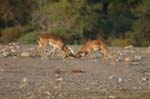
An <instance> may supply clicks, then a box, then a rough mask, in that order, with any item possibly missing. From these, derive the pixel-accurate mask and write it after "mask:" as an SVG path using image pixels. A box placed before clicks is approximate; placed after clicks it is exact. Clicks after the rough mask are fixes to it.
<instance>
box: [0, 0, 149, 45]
mask: <svg viewBox="0 0 150 99" xmlns="http://www.w3.org/2000/svg"><path fill="white" fill-rule="evenodd" d="M149 23H150V0H1V3H0V42H2V43H4V42H11V41H18V42H21V43H32V42H35V39H36V36H37V35H38V34H39V33H52V34H56V35H59V36H62V37H63V38H65V41H66V43H69V44H74V43H75V44H81V43H83V42H84V41H86V40H89V39H96V38H104V39H105V40H106V41H107V42H108V43H109V44H111V45H116V46H124V45H127V44H133V45H134V46H149V45H150V41H149V40H150V38H149V37H150V35H149V32H150V30H149V29H150V27H149V26H150V24H149ZM35 31H36V32H35Z"/></svg>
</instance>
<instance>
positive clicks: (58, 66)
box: [0, 43, 150, 99]
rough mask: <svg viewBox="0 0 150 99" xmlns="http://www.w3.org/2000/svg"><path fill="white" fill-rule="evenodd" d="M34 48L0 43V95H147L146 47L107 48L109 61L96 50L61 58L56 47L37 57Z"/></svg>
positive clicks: (76, 98) (129, 98) (146, 98)
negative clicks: (45, 56)
mask: <svg viewBox="0 0 150 99" xmlns="http://www.w3.org/2000/svg"><path fill="white" fill-rule="evenodd" d="M79 47H80V46H71V48H73V49H74V51H75V53H76V52H77V51H78V49H79ZM35 48H36V45H21V44H17V43H10V44H9V45H0V99H150V47H147V48H146V47H145V48H136V47H133V46H126V47H124V48H118V47H110V48H109V49H110V51H112V52H113V53H114V54H115V55H116V56H117V57H116V61H117V62H116V64H114V65H112V64H111V63H110V60H108V62H106V63H103V62H102V57H101V54H100V53H99V52H93V53H92V55H91V59H90V60H87V58H86V57H83V58H82V59H72V58H70V59H67V60H66V61H63V60H62V53H60V51H59V50H58V52H57V56H55V57H53V58H51V57H49V58H48V59H47V60H42V59H41V58H40V56H39V52H38V51H35Z"/></svg>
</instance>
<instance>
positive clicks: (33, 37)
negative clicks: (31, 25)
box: [17, 31, 39, 44]
mask: <svg viewBox="0 0 150 99" xmlns="http://www.w3.org/2000/svg"><path fill="white" fill-rule="evenodd" d="M38 35H39V33H38V32H36V31H34V32H29V33H28V34H26V35H24V36H22V37H21V38H19V39H17V42H19V43H22V44H35V43H37V38H38Z"/></svg>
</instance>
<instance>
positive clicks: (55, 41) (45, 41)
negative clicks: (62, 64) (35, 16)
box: [38, 34, 75, 59]
mask: <svg viewBox="0 0 150 99" xmlns="http://www.w3.org/2000/svg"><path fill="white" fill-rule="evenodd" d="M38 44H39V47H38V48H39V49H40V50H41V56H42V58H43V59H44V58H47V57H46V56H45V49H46V46H48V45H50V46H52V47H53V49H52V51H51V52H52V56H54V55H55V54H56V49H60V50H61V51H62V52H63V59H65V58H67V57H69V56H71V57H75V56H74V54H73V52H72V50H71V49H69V48H68V47H67V46H66V44H65V43H64V40H63V39H62V38H61V37H59V36H56V35H52V34H41V35H39V37H38Z"/></svg>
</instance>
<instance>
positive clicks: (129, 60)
mask: <svg viewBox="0 0 150 99" xmlns="http://www.w3.org/2000/svg"><path fill="white" fill-rule="evenodd" d="M124 61H125V62H126V63H130V62H132V59H131V58H130V57H126V58H125V59H124Z"/></svg>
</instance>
